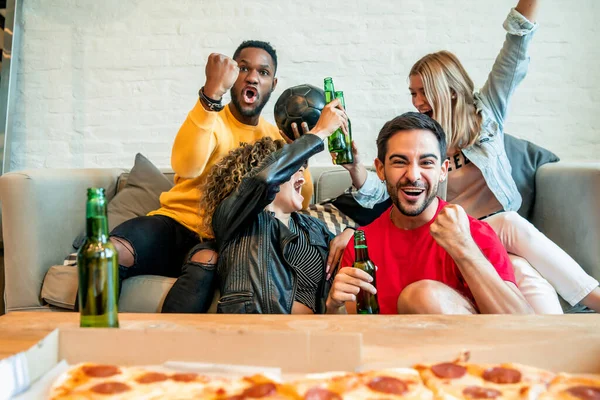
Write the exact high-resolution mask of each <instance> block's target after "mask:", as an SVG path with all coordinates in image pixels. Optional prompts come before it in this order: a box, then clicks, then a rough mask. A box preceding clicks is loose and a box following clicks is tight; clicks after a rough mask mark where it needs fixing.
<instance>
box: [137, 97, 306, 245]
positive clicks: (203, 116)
mask: <svg viewBox="0 0 600 400" xmlns="http://www.w3.org/2000/svg"><path fill="white" fill-rule="evenodd" d="M265 136H269V137H271V138H273V139H282V137H281V135H280V134H279V130H278V129H277V127H276V126H275V125H272V124H270V123H269V122H267V121H266V120H265V119H264V118H263V117H260V120H259V122H258V125H256V126H252V125H245V124H242V123H241V122H239V121H238V120H237V119H235V117H234V116H233V114H231V111H230V110H229V105H227V106H226V107H225V108H224V109H223V110H221V111H219V112H210V111H206V110H205V109H204V107H203V106H202V104H201V103H200V102H199V101H198V102H196V105H195V106H194V108H193V109H192V111H190V113H189V114H188V116H187V118H186V120H185V122H184V123H183V125H182V126H181V128H179V132H178V133H177V137H176V138H175V143H174V144H173V151H172V152H171V166H172V168H173V171H175V186H173V188H172V189H171V190H169V191H168V192H164V193H163V194H161V196H160V205H161V207H160V208H159V209H158V210H155V211H152V212H150V213H149V214H148V215H165V216H167V217H171V218H173V219H174V220H175V221H177V222H179V223H180V224H182V225H184V226H185V227H186V228H188V229H190V230H192V231H194V232H197V233H198V235H200V236H201V237H209V235H208V234H207V233H205V232H201V231H200V225H201V224H200V222H201V221H200V213H199V209H198V206H199V202H200V196H202V193H201V192H200V189H199V187H200V185H201V184H202V183H203V182H204V180H205V179H206V176H207V174H208V171H209V170H210V168H211V167H212V166H213V165H214V164H216V163H217V162H218V161H219V160H220V159H221V158H222V157H224V156H225V155H227V154H228V153H229V152H230V151H231V150H233V149H235V148H236V147H239V145H240V143H241V142H245V143H253V142H255V141H256V140H258V139H261V138H263V137H265ZM304 177H305V180H306V183H305V184H304V186H303V187H302V195H303V196H304V206H305V207H306V206H307V205H308V204H309V202H310V199H311V197H312V193H313V184H312V179H311V176H310V173H309V172H308V171H306V173H305V174H304Z"/></svg>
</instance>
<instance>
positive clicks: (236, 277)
mask: <svg viewBox="0 0 600 400" xmlns="http://www.w3.org/2000/svg"><path fill="white" fill-rule="evenodd" d="M323 147H324V146H323V142H322V141H321V139H320V138H319V137H317V136H315V135H304V136H302V137H301V138H299V139H297V140H296V141H295V142H294V143H292V144H290V145H286V146H284V148H283V149H281V150H279V151H277V152H275V153H273V154H271V155H269V156H268V157H267V159H265V160H264V161H263V162H262V163H261V165H260V166H259V167H257V168H255V170H253V171H252V172H251V173H249V174H248V175H247V176H246V177H244V178H243V180H242V183H241V184H240V186H239V187H238V188H237V190H236V191H235V192H234V193H232V194H231V195H230V196H229V197H227V198H226V199H225V200H224V201H222V202H221V204H220V205H219V206H218V207H217V209H216V211H215V214H214V216H213V220H212V221H213V222H212V226H213V231H214V233H215V238H216V240H217V244H218V247H219V262H218V267H217V277H218V280H219V286H220V291H221V299H220V300H219V304H218V307H217V312H220V313H265V314H291V312H292V305H293V303H294V298H295V293H296V287H297V275H296V271H295V268H296V267H295V266H294V265H291V264H290V263H289V262H288V261H287V260H288V259H287V257H286V256H287V255H288V254H287V252H288V251H289V248H288V246H287V244H288V243H290V241H292V240H293V239H295V238H296V237H297V235H296V234H293V233H292V232H291V231H290V230H289V229H288V228H287V227H286V226H285V225H284V224H283V223H282V222H281V221H279V220H278V219H277V218H275V216H274V214H273V213H271V212H268V211H265V210H264V208H265V207H266V206H267V205H269V204H270V203H271V202H272V201H273V199H275V195H276V194H277V192H279V185H281V184H282V183H285V182H287V181H288V180H289V179H290V178H291V177H292V175H293V174H294V173H296V172H297V171H298V170H299V169H300V167H301V166H302V164H303V163H304V162H305V161H306V160H307V159H308V158H310V157H311V156H312V155H314V154H316V153H318V152H320V151H322V150H323ZM291 217H292V218H293V219H294V222H296V223H297V224H298V225H299V226H301V227H302V228H303V229H304V230H305V231H307V232H308V236H309V240H310V244H311V245H312V246H315V247H316V248H317V250H318V252H319V255H320V256H321V258H322V260H323V268H325V263H326V261H327V255H328V252H329V242H330V240H331V239H332V238H333V235H332V234H331V233H330V232H329V230H328V229H327V227H326V226H325V224H324V223H323V222H321V221H319V220H318V219H316V218H313V217H310V216H307V215H302V214H298V213H292V216H291ZM330 284H331V281H329V282H327V281H325V280H324V281H323V282H322V283H321V284H320V285H319V289H318V291H317V293H316V296H317V298H316V305H317V313H321V314H322V313H325V310H326V308H325V301H326V299H327V295H328V293H329V289H330Z"/></svg>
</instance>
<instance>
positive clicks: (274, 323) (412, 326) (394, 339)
mask: <svg viewBox="0 0 600 400" xmlns="http://www.w3.org/2000/svg"><path fill="white" fill-rule="evenodd" d="M119 321H120V325H121V328H122V329H127V330H136V329H140V330H141V329H158V330H214V329H219V330H236V331H252V332H262V331H269V332H281V331H283V332H286V331H294V332H297V331H311V332H312V331H326V332H334V333H335V332H344V333H360V334H362V349H363V350H362V359H363V363H364V365H366V366H371V367H378V366H390V364H391V363H393V362H394V360H397V359H398V358H402V360H404V362H416V361H425V360H427V359H432V358H436V359H439V356H440V354H443V355H444V356H445V357H451V355H452V354H454V355H456V354H458V352H459V351H460V350H463V349H467V350H470V351H471V353H472V355H473V357H474V361H477V358H478V356H482V357H483V359H485V361H490V362H499V361H509V360H510V361H517V362H528V363H531V364H532V365H542V364H543V365H544V366H546V367H547V368H554V369H563V370H572V371H574V372H575V371H578V370H585V371H586V372H594V371H596V372H600V315H590V314H579V315H557V316H508V315H478V316H440V315H417V316H400V315H397V316H383V315H379V316H359V315H352V316H350V315H340V316H319V315H314V316H313V315H310V316H290V315H218V314H203V315H200V314H195V315H191V314H187V315H184V314H119ZM78 324H79V314H76V313H64V312H12V313H9V314H7V315H5V316H2V317H0V359H1V358H4V357H8V356H10V355H12V354H15V353H17V352H20V351H23V350H26V349H28V348H29V347H31V346H33V345H34V344H35V343H36V342H37V341H39V340H40V339H42V338H43V337H44V336H46V335H47V334H48V333H49V332H51V331H52V330H54V329H55V328H76V327H77V326H78ZM573 363H576V364H577V366H575V367H574V368H571V367H573V365H574V364H573ZM565 365H568V366H570V367H569V368H566V367H565Z"/></svg>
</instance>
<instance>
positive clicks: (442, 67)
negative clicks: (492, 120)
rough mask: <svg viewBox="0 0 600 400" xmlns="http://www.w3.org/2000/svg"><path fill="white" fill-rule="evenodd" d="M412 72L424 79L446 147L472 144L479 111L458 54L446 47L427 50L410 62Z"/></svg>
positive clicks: (472, 87)
mask: <svg viewBox="0 0 600 400" xmlns="http://www.w3.org/2000/svg"><path fill="white" fill-rule="evenodd" d="M411 75H419V76H420V77H421V79H422V80H423V89H424V91H425V97H426V98H427V101H428V102H429V105H430V106H431V108H432V111H433V119H435V120H436V121H437V122H439V124H440V125H441V126H442V128H443V129H444V132H446V141H447V142H448V143H447V144H448V149H452V148H459V149H463V148H465V147H468V146H471V145H472V144H474V143H475V142H476V141H477V139H478V137H479V132H480V131H481V115H480V114H479V113H478V112H477V110H476V108H475V98H474V95H473V94H474V91H475V88H474V85H473V81H472V80H471V78H470V77H469V75H468V74H467V71H465V69H464V67H463V66H462V64H461V63H460V61H458V58H457V57H456V56H455V55H454V54H452V53H450V52H449V51H438V52H437V53H431V54H427V55H426V56H425V57H423V58H421V59H420V60H419V61H417V62H416V63H415V65H413V67H412V68H411V70H410V74H409V76H411ZM453 95H455V96H456V98H455V99H453V98H452V96H453Z"/></svg>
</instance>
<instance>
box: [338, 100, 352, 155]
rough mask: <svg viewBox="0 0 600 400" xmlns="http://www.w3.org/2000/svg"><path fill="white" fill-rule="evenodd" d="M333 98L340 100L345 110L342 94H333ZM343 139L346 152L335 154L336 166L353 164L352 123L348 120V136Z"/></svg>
mask: <svg viewBox="0 0 600 400" xmlns="http://www.w3.org/2000/svg"><path fill="white" fill-rule="evenodd" d="M335 98H336V99H340V103H342V107H344V110H345V109H346V102H345V101H344V92H342V91H338V92H335ZM344 139H346V150H344V151H340V152H339V153H336V157H335V164H336V165H342V164H353V163H354V154H352V123H351V122H350V119H348V135H344Z"/></svg>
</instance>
